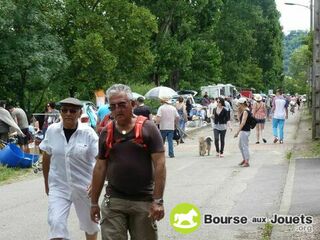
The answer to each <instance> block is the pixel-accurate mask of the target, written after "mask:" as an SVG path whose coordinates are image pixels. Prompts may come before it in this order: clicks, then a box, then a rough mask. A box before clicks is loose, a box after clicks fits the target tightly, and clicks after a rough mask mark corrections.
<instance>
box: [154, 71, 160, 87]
mask: <svg viewBox="0 0 320 240" xmlns="http://www.w3.org/2000/svg"><path fill="white" fill-rule="evenodd" d="M152 81H153V82H154V84H155V85H156V86H160V77H159V74H158V73H155V72H154V73H153V74H152Z"/></svg>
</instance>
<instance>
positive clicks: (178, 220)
mask: <svg viewBox="0 0 320 240" xmlns="http://www.w3.org/2000/svg"><path fill="white" fill-rule="evenodd" d="M196 216H198V213H197V212H196V211H195V210H194V209H193V208H192V209H191V210H190V211H189V212H188V213H186V214H184V213H176V214H175V215H174V223H173V226H175V227H177V228H193V227H195V226H197V225H198V223H196V222H194V221H193V217H196ZM183 222H188V224H186V223H184V224H182V223H183Z"/></svg>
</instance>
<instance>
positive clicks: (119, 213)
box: [91, 84, 166, 240]
mask: <svg viewBox="0 0 320 240" xmlns="http://www.w3.org/2000/svg"><path fill="white" fill-rule="evenodd" d="M107 97H108V101H109V104H110V110H111V111H112V113H111V114H112V116H113V117H114V120H113V122H112V124H113V129H114V130H113V145H112V146H111V147H110V145H109V144H106V143H107V142H108V141H107V136H109V135H108V132H107V131H108V129H110V128H108V127H107V128H104V130H102V132H101V134H100V137H99V154H98V159H97V164H96V166H95V168H94V172H93V180H92V197H91V219H92V220H93V221H94V222H97V223H98V222H99V221H100V207H99V204H98V199H99V196H100V193H101V190H102V187H103V185H104V180H105V177H106V176H107V179H108V186H107V188H106V195H105V199H104V201H103V203H102V205H101V214H102V217H101V221H100V224H101V234H102V239H103V240H114V239H117V240H125V239H128V232H129V234H130V239H132V240H137V239H148V240H156V239H157V225H156V223H155V221H159V220H161V219H162V218H163V217H164V208H163V200H162V197H163V192H164V186H165V179H166V168H165V156H164V148H163V143H162V138H161V135H160V132H159V130H158V129H157V127H156V125H155V124H154V123H153V122H152V121H150V120H145V121H144V123H143V125H142V139H143V143H142V144H140V143H137V142H135V140H136V139H135V133H136V132H135V127H136V126H137V125H136V121H137V117H136V116H135V115H133V113H132V110H133V107H134V104H135V103H134V101H133V96H132V92H131V89H130V88H129V87H128V86H126V85H122V84H115V85H113V86H111V87H110V88H109V89H108V90H107Z"/></svg>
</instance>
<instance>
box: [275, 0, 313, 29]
mask: <svg viewBox="0 0 320 240" xmlns="http://www.w3.org/2000/svg"><path fill="white" fill-rule="evenodd" d="M286 2H287V3H297V4H302V5H305V6H308V7H309V5H310V1H309V0H287V1H286V0H276V4H277V9H278V11H279V12H280V14H281V18H280V23H281V26H282V27H283V32H284V33H288V32H290V31H291V30H309V29H310V9H308V8H306V7H302V6H290V5H286V4H285V3H286Z"/></svg>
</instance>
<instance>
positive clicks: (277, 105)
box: [271, 89, 288, 143]
mask: <svg viewBox="0 0 320 240" xmlns="http://www.w3.org/2000/svg"><path fill="white" fill-rule="evenodd" d="M271 112H273V119H272V130H273V136H274V140H273V142H274V143H276V142H278V141H279V142H280V143H283V127H284V121H285V119H288V100H287V99H286V98H285V97H284V96H283V95H282V91H281V90H280V89H277V91H276V96H275V97H274V98H273V101H272V109H271ZM278 130H279V131H278Z"/></svg>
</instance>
